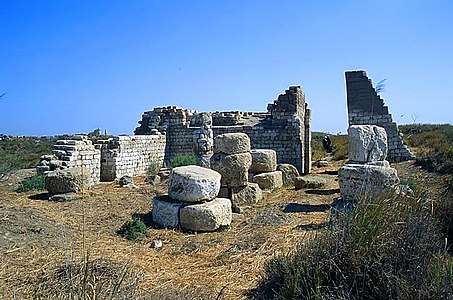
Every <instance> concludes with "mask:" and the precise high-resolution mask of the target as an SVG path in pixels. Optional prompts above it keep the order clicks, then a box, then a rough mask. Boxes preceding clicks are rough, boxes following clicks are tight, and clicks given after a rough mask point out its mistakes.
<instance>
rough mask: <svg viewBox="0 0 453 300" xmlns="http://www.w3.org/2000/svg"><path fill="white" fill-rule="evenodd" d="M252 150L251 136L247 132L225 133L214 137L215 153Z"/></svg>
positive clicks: (234, 152) (236, 152)
mask: <svg viewBox="0 0 453 300" xmlns="http://www.w3.org/2000/svg"><path fill="white" fill-rule="evenodd" d="M249 151H250V138H249V136H248V135H247V134H245V133H224V134H220V135H218V136H216V138H215V139H214V153H225V154H238V153H244V152H249Z"/></svg>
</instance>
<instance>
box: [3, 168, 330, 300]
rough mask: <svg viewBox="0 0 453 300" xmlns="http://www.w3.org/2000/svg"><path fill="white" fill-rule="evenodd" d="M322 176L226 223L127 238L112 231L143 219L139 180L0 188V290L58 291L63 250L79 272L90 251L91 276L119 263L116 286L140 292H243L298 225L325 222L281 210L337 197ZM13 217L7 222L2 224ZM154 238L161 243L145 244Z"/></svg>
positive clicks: (144, 192)
mask: <svg viewBox="0 0 453 300" xmlns="http://www.w3.org/2000/svg"><path fill="white" fill-rule="evenodd" d="M321 176H326V177H327V178H328V179H329V185H328V186H327V187H326V190H328V192H327V193H322V192H321V193H316V191H315V193H310V194H309V193H306V191H304V190H299V191H295V190H286V189H281V190H277V191H275V192H273V193H272V194H270V195H269V197H268V198H267V199H266V200H264V201H263V202H262V203H260V204H258V205H256V206H254V207H251V208H249V209H246V210H245V212H244V213H243V214H241V215H236V216H235V217H234V221H233V223H232V226H231V228H229V229H227V230H223V231H220V232H214V233H198V234H189V233H184V232H181V231H179V230H168V229H157V228H153V227H150V229H149V230H148V231H147V238H146V239H145V240H143V241H128V240H126V239H124V238H121V237H119V236H117V235H116V231H117V230H118V228H120V227H121V225H122V224H123V223H124V222H126V221H127V220H129V219H130V218H131V217H132V216H135V217H141V218H143V219H144V221H145V223H146V222H149V219H150V210H151V203H152V198H153V195H155V189H154V188H153V187H152V186H150V185H148V184H145V183H142V182H144V178H136V179H135V181H136V183H137V184H138V185H139V189H136V190H129V189H126V188H118V187H117V186H116V185H115V184H114V183H101V184H99V185H98V186H96V187H94V188H93V189H92V190H89V191H87V192H86V193H85V194H84V198H83V199H82V200H76V201H73V202H51V201H48V200H39V198H40V197H39V195H35V194H34V193H33V192H29V193H24V194H16V193H15V192H13V191H11V190H9V189H4V188H2V189H1V190H0V211H4V212H7V213H6V214H3V215H0V237H2V238H4V237H5V239H6V240H7V242H6V243H0V253H1V255H0V291H1V290H2V289H3V291H6V292H5V293H6V294H5V295H6V299H8V298H9V297H11V298H13V297H12V295H13V292H14V293H15V294H16V295H19V298H21V299H22V298H32V295H33V293H35V292H36V290H40V291H41V292H40V293H41V294H42V295H45V294H46V293H47V294H49V293H51V291H52V290H53V291H55V290H60V292H61V288H62V285H61V282H60V281H61V280H63V279H62V277H61V276H62V273H61V272H62V271H61V270H62V267H64V266H65V257H66V262H67V261H68V257H69V258H70V257H71V256H72V255H73V256H74V258H71V261H74V269H77V268H78V269H80V265H81V264H82V263H83V262H84V253H86V252H89V256H90V260H91V261H93V262H96V264H98V265H99V266H100V267H99V268H97V269H99V270H100V271H99V272H100V273H99V274H97V276H98V277H99V278H101V277H102V276H106V274H107V275H108V274H110V273H112V274H118V272H120V271H119V270H122V267H123V266H125V265H127V266H128V269H127V270H128V278H127V281H125V286H131V285H132V284H135V285H136V287H137V288H138V289H139V290H140V291H139V292H140V294H141V295H146V296H147V299H165V298H166V297H167V298H166V299H172V298H181V299H215V298H216V297H217V296H218V295H219V293H220V292H221V293H220V299H245V298H246V296H245V294H246V292H247V291H248V290H250V289H252V288H254V287H256V285H257V284H258V282H259V280H260V276H261V275H262V271H263V266H264V264H265V262H266V261H267V260H268V259H269V258H270V257H272V256H274V255H276V254H281V253H287V252H289V251H291V250H292V249H294V247H295V245H296V244H298V243H300V242H301V241H303V240H305V239H306V238H308V237H309V236H311V235H312V234H313V232H312V231H304V230H300V229H299V228H300V225H306V224H321V223H323V222H325V221H326V218H327V217H328V215H327V213H326V212H291V213H287V212H284V211H283V210H284V208H285V207H286V205H287V204H289V203H299V204H302V205H307V206H316V205H320V204H329V203H330V202H331V201H332V199H333V198H334V197H335V196H338V194H336V193H337V189H338V184H337V182H336V181H334V176H332V175H325V174H323V175H321ZM164 191H165V187H160V188H158V189H157V192H164ZM312 192H313V191H312ZM33 199H37V200H33ZM13 216H14V217H13ZM12 218H14V222H13V223H14V224H16V225H17V226H15V227H14V226H12V223H11V222H8V220H11V219H12ZM30 218H32V220H30ZM27 220H28V221H27ZM18 228H19V229H18ZM155 239H159V240H161V241H162V242H163V247H162V248H160V249H157V250H153V249H150V248H149V243H150V242H151V241H152V240H155ZM77 266H79V267H77ZM58 282H60V284H57V283H58ZM38 287H39V288H38ZM63 287H64V285H63ZM151 295H154V296H153V297H155V298H152V297H151ZM183 295H184V298H182V297H183ZM50 298H53V297H52V296H50Z"/></svg>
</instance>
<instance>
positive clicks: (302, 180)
mask: <svg viewBox="0 0 453 300" xmlns="http://www.w3.org/2000/svg"><path fill="white" fill-rule="evenodd" d="M325 184H326V180H325V179H324V178H322V177H319V176H314V175H306V176H299V177H296V178H295V180H294V187H295V188H296V190H297V189H304V188H309V189H316V188H320V187H323V186H324V185H325Z"/></svg>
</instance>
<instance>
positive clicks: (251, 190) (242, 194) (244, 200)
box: [231, 182, 263, 207]
mask: <svg viewBox="0 0 453 300" xmlns="http://www.w3.org/2000/svg"><path fill="white" fill-rule="evenodd" d="M261 199H263V192H262V190H261V188H260V187H259V185H258V184H257V183H252V182H249V183H248V184H247V185H246V186H241V187H234V188H232V189H231V201H232V202H233V206H234V205H235V206H239V207H240V206H243V205H251V204H255V203H258V202H259V201H261Z"/></svg>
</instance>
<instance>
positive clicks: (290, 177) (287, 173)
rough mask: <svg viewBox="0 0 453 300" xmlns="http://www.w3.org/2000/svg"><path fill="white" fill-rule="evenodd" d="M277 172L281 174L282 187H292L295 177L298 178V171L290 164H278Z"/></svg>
mask: <svg viewBox="0 0 453 300" xmlns="http://www.w3.org/2000/svg"><path fill="white" fill-rule="evenodd" d="M277 170H278V171H281V172H282V176H283V185H285V186H290V185H294V181H295V179H296V177H298V176H299V171H298V170H297V168H296V167H295V166H293V165H291V164H279V165H277Z"/></svg>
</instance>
